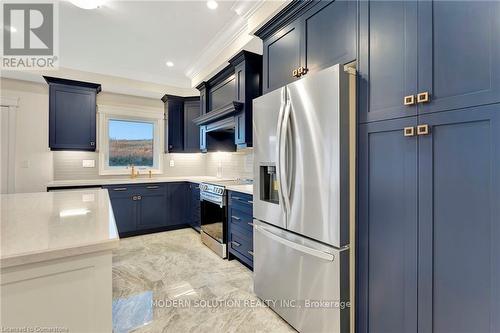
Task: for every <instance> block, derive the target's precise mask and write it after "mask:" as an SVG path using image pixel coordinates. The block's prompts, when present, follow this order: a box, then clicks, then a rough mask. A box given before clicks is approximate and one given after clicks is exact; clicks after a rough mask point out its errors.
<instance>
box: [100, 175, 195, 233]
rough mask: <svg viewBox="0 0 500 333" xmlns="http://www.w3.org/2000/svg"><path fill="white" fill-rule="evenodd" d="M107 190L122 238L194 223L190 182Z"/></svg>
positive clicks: (117, 186)
mask: <svg viewBox="0 0 500 333" xmlns="http://www.w3.org/2000/svg"><path fill="white" fill-rule="evenodd" d="M104 188H107V189H108V192H109V196H110V199H111V205H112V207H113V213H114V215H115V220H116V226H117V228H118V232H119V233H120V236H121V237H126V236H131V235H136V234H140V233H147V232H148V231H159V230H168V229H175V228H178V227H182V226H186V225H192V223H193V222H192V219H193V217H192V207H196V205H192V204H191V202H190V200H191V198H192V196H191V193H190V191H189V190H190V183H186V182H175V183H160V184H140V185H137V184H133V185H130V184H125V185H115V186H104ZM198 205H199V189H198ZM198 211H199V208H198ZM198 216H199V213H198ZM198 221H199V218H198Z"/></svg>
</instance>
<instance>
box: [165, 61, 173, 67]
mask: <svg viewBox="0 0 500 333" xmlns="http://www.w3.org/2000/svg"><path fill="white" fill-rule="evenodd" d="M165 65H167V67H174V63H173V62H171V61H167V62H166V63H165Z"/></svg>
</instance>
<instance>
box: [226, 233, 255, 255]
mask: <svg viewBox="0 0 500 333" xmlns="http://www.w3.org/2000/svg"><path fill="white" fill-rule="evenodd" d="M229 247H230V249H231V250H233V251H235V252H237V253H239V254H241V255H242V256H244V257H245V258H247V259H250V260H252V261H253V239H249V238H247V237H244V236H243V235H241V234H239V233H238V232H234V231H231V235H230V238H229Z"/></svg>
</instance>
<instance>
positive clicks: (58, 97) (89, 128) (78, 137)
mask: <svg viewBox="0 0 500 333" xmlns="http://www.w3.org/2000/svg"><path fill="white" fill-rule="evenodd" d="M49 125H50V126H49V146H50V148H51V149H53V150H58V149H68V150H95V148H96V135H95V133H96V92H95V90H93V89H86V88H81V87H71V86H65V85H60V84H52V85H50V106H49Z"/></svg>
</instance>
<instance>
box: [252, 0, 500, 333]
mask: <svg viewBox="0 0 500 333" xmlns="http://www.w3.org/2000/svg"><path fill="white" fill-rule="evenodd" d="M325 13H328V15H325ZM352 13H354V15H353V14H352ZM256 34H257V35H258V36H259V37H260V38H262V40H263V45H264V58H263V69H264V73H263V78H264V85H263V89H264V92H268V91H271V90H274V89H276V88H279V87H281V86H283V85H285V84H287V83H289V82H292V81H295V80H297V79H299V78H300V77H301V76H303V75H309V73H312V72H315V71H317V70H321V69H322V68H325V67H327V66H329V65H332V64H334V63H342V64H346V63H347V62H350V61H352V60H356V62H357V71H358V90H357V96H358V104H357V108H358V123H359V124H358V147H357V151H358V152H357V157H358V171H357V184H358V200H357V202H358V207H357V225H356V246H357V248H356V292H355V293H356V306H355V318H356V322H355V328H356V331H357V332H360V333H368V332H376V333H378V332H380V333H412V332H414V333H428V332H435V333H441V332H442V333H451V332H453V333H455V332H467V333H470V332H490V333H498V332H500V1H431V0H422V1H383V0H382V1H378V0H377V1H375V0H373V1H370V0H362V1H341V0H336V1H293V2H291V3H290V4H289V5H288V6H287V7H285V8H284V9H283V10H282V11H281V12H280V13H278V14H277V15H276V16H275V17H274V18H273V19H272V20H270V21H269V22H268V23H267V24H266V25H264V26H263V27H262V28H261V29H260V30H258V31H257V32H256Z"/></svg>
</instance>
